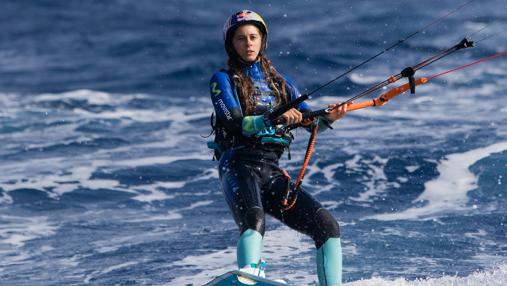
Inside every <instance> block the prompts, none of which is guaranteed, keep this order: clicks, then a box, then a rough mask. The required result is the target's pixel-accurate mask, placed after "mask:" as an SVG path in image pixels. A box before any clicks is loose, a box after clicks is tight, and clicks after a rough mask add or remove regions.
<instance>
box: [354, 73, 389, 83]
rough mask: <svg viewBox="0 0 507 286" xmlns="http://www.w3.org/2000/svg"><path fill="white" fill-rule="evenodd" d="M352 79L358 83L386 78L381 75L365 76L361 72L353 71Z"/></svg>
mask: <svg viewBox="0 0 507 286" xmlns="http://www.w3.org/2000/svg"><path fill="white" fill-rule="evenodd" d="M349 78H350V80H351V81H352V82H353V83H357V84H373V83H377V82H381V81H383V80H385V78H382V77H380V76H365V75H363V74H361V73H351V74H350V75H349Z"/></svg>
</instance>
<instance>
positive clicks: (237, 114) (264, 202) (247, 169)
mask: <svg viewBox="0 0 507 286" xmlns="http://www.w3.org/2000/svg"><path fill="white" fill-rule="evenodd" d="M244 73H245V74H246V75H248V76H249V77H250V78H251V79H252V81H253V83H254V87H255V93H254V94H253V95H251V96H252V97H253V98H252V99H253V101H254V102H255V111H254V113H253V114H244V113H245V111H244V110H242V107H241V104H240V102H239V99H238V94H237V91H236V90H235V87H234V84H233V81H232V79H231V78H230V76H229V74H228V73H227V72H225V71H221V72H217V73H215V74H214V75H213V77H212V78H211V81H210V91H211V100H212V102H213V105H214V108H215V113H216V114H217V120H219V121H220V122H221V123H222V124H223V126H224V127H225V128H226V130H227V132H228V134H229V135H230V136H233V138H234V139H233V140H232V141H233V144H232V147H230V148H229V149H228V150H226V151H225V152H224V153H223V154H222V155H221V158H220V161H219V177H220V182H221V185H222V189H223V192H224V195H225V198H226V201H227V204H228V205H229V208H230V210H231V212H232V214H233V217H234V220H235V221H236V223H237V225H238V226H239V229H240V233H241V235H240V240H239V242H238V255H237V256H238V257H237V258H238V265H239V267H240V268H242V267H244V266H245V265H249V264H252V263H256V262H258V261H259V259H260V251H261V248H262V237H263V236H264V230H265V213H268V214H270V215H271V216H273V217H275V218H276V219H278V220H280V221H281V222H283V223H284V224H286V225H287V226H289V227H290V228H292V229H295V230H297V231H298V232H301V233H304V234H306V235H309V236H310V237H311V238H312V239H313V240H314V241H315V245H316V247H317V249H318V251H317V259H319V255H320V257H321V263H319V262H318V266H317V268H318V272H319V280H321V276H322V277H323V278H322V279H324V280H329V281H338V280H339V281H341V246H340V240H339V236H340V232H339V226H338V223H337V222H336V220H335V219H334V218H333V217H332V216H331V214H330V213H329V212H328V211H327V210H326V209H324V208H323V207H322V205H321V204H320V203H319V202H317V201H316V200H315V199H314V198H313V197H312V196H311V195H310V194H308V193H307V192H306V191H304V190H302V189H299V190H298V199H297V201H296V204H295V205H294V206H293V207H292V208H291V209H289V210H287V211H282V210H283V206H282V201H283V198H284V196H285V195H286V194H287V188H288V187H291V188H293V183H292V182H290V179H289V178H288V177H287V176H286V175H284V172H283V171H282V169H281V168H280V167H279V165H278V161H279V159H280V157H281V155H282V153H283V152H284V149H285V148H287V147H288V146H289V144H290V143H291V140H292V137H291V136H290V135H288V134H279V132H277V131H278V127H276V126H271V125H270V123H269V122H266V121H265V120H264V118H263V116H262V114H263V113H264V112H265V111H267V110H268V109H270V108H272V107H274V106H275V97H274V95H273V93H272V91H271V89H270V88H269V86H268V85H267V83H266V81H265V78H264V74H263V73H262V71H261V68H260V64H259V63H255V64H253V65H251V66H246V67H245V68H244ZM286 81H287V85H286V91H287V92H288V94H289V95H290V97H291V99H294V98H296V97H298V96H300V93H299V91H298V90H297V88H296V87H295V85H294V84H293V82H292V81H291V80H289V79H287V78H286ZM297 109H298V110H299V111H301V112H305V111H310V108H309V106H308V105H307V104H306V103H301V104H299V106H297ZM324 120H325V119H324V118H321V119H320V124H319V125H322V126H319V130H324V129H325V126H326V124H322V123H324ZM330 238H331V239H330ZM326 244H327V245H328V246H327V248H329V249H330V250H329V251H330V252H331V253H332V254H328V255H326V254H325V249H326ZM337 249H338V250H337ZM337 251H339V253H336V252H337ZM319 253H320V254H319ZM338 256H339V259H338ZM338 260H339V261H338ZM319 264H320V266H319ZM337 264H339V266H338V265H337ZM326 267H327V268H333V267H334V268H338V267H339V269H340V271H339V273H338V274H337V273H335V272H337V271H335V270H333V269H327V268H326ZM326 271H327V273H326ZM326 276H329V277H326ZM332 276H339V277H332ZM321 281H322V280H321ZM321 284H322V282H321ZM337 284H339V282H338V283H334V282H333V283H330V284H327V282H326V284H324V285H337Z"/></svg>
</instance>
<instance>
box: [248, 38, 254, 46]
mask: <svg viewBox="0 0 507 286" xmlns="http://www.w3.org/2000/svg"><path fill="white" fill-rule="evenodd" d="M246 45H247V47H251V46H252V45H253V40H252V39H249V38H248V39H247V40H246Z"/></svg>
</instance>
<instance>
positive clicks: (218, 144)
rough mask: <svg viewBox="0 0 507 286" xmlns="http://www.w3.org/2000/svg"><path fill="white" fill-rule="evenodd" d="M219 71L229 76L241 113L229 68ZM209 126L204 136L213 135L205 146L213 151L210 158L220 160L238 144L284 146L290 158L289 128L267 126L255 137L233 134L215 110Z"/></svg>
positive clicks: (290, 138) (292, 137)
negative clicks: (208, 131) (206, 134)
mask: <svg viewBox="0 0 507 286" xmlns="http://www.w3.org/2000/svg"><path fill="white" fill-rule="evenodd" d="M220 71H221V72H225V73H227V75H228V76H229V79H230V82H231V85H232V89H233V93H234V97H235V99H236V102H237V103H238V105H239V106H240V110H241V113H242V114H241V115H243V108H242V107H241V102H240V100H239V96H238V90H237V87H236V86H235V85H234V80H233V76H232V75H231V73H230V71H229V70H226V69H221V70H220ZM210 126H211V129H212V131H211V133H210V134H209V135H208V136H206V137H210V136H212V135H213V134H214V135H215V137H214V138H213V140H209V141H208V142H207V146H208V148H209V149H212V150H213V151H214V152H213V158H212V160H214V161H215V160H216V161H218V160H220V157H221V156H222V154H223V153H224V152H225V151H227V150H229V149H230V148H232V147H240V146H253V147H256V146H260V145H278V146H284V147H285V148H286V149H287V150H288V156H289V160H290V149H289V144H290V142H292V140H293V139H294V136H293V134H292V133H291V132H290V130H289V129H286V128H282V129H280V128H276V127H275V126H271V127H269V128H267V129H266V130H265V131H263V132H260V133H259V134H257V135H256V136H255V137H252V138H249V137H246V136H241V135H240V136H234V135H233V134H231V132H229V131H228V130H227V128H226V127H225V125H224V123H223V122H222V121H221V120H220V118H219V117H218V116H217V115H216V114H215V112H212V113H211V116H210Z"/></svg>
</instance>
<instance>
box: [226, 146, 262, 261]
mask: <svg viewBox="0 0 507 286" xmlns="http://www.w3.org/2000/svg"><path fill="white" fill-rule="evenodd" d="M219 175H220V181H221V183H222V189H223V191H224V194H225V197H226V200H227V203H228V205H229V208H230V210H231V212H232V214H233V217H234V220H235V221H236V224H238V226H239V229H240V234H241V235H240V238H239V240H238V247H237V261H238V267H239V268H240V269H241V268H243V267H245V266H248V265H252V264H258V263H259V261H260V259H261V250H262V238H263V236H264V229H265V227H264V225H265V215H264V210H263V208H262V203H261V197H260V187H259V178H258V175H257V174H256V173H255V172H254V171H253V167H251V166H248V165H247V164H245V163H244V162H240V161H237V160H235V159H233V156H232V154H231V152H227V153H226V154H224V156H223V157H222V159H221V160H220V166H219Z"/></svg>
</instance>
